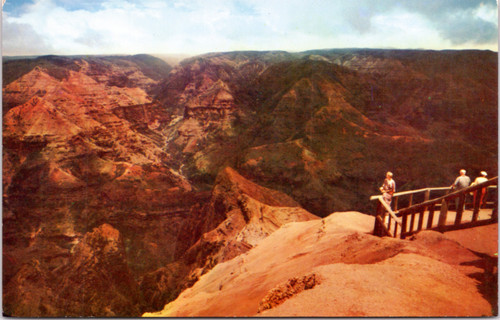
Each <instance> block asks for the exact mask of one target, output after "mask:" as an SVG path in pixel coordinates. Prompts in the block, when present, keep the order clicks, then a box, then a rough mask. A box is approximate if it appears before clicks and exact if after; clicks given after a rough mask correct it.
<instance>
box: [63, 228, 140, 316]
mask: <svg viewBox="0 0 500 320" xmlns="http://www.w3.org/2000/svg"><path fill="white" fill-rule="evenodd" d="M73 251H74V252H73V254H72V257H71V259H70V260H69V263H68V264H67V265H66V266H64V267H62V268H61V269H60V270H58V273H59V274H60V275H64V276H62V277H61V278H60V280H59V281H58V284H57V286H56V288H57V293H58V298H59V301H58V303H57V306H58V307H59V310H60V315H64V316H85V317H89V316H96V315H100V316H107V317H130V316H134V315H137V314H138V312H139V311H140V309H139V302H140V293H139V287H138V286H137V283H136V282H135V280H134V278H133V276H132V273H131V272H130V270H129V268H128V265H127V259H126V254H125V246H124V243H123V239H122V238H121V236H120V233H119V232H118V230H116V229H114V228H113V227H111V226H110V225H108V224H104V225H102V226H100V227H99V228H96V229H94V230H93V231H92V232H89V233H87V234H86V235H85V237H84V238H83V239H82V241H81V242H80V243H78V244H77V245H76V246H75V247H74V249H73ZM75 288H78V289H77V290H75Z"/></svg>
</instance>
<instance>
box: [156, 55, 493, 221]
mask: <svg viewBox="0 0 500 320" xmlns="http://www.w3.org/2000/svg"><path fill="white" fill-rule="evenodd" d="M496 84H497V55H496V53H494V52H489V51H405V50H319V51H311V52H303V53H294V54H291V53H286V52H230V53H213V54H206V55H203V56H198V57H194V58H191V59H187V60H184V61H183V62H182V63H181V65H180V66H178V67H176V68H175V69H174V70H173V71H172V72H171V73H170V75H169V77H168V78H167V79H166V80H165V81H164V82H163V83H162V85H161V86H160V88H161V91H160V92H158V99H159V100H160V101H162V103H163V104H164V105H165V106H166V107H167V108H169V109H171V110H172V112H175V113H176V114H177V119H178V120H177V121H176V122H175V124H173V125H172V127H171V129H173V130H167V131H166V134H167V136H168V137H169V139H170V142H171V143H169V146H168V147H167V150H169V151H170V152H171V153H172V154H176V155H178V157H180V159H182V161H181V162H180V163H179V164H178V166H179V168H182V172H183V173H184V174H186V175H187V176H188V177H189V179H190V181H192V182H193V183H195V184H197V185H198V186H203V185H204V184H205V185H208V186H210V185H211V184H212V183H213V181H214V179H215V177H216V175H217V174H218V172H219V170H220V169H221V168H223V167H225V166H228V165H229V166H232V167H233V168H235V169H236V170H238V171H239V172H241V173H242V174H244V175H245V176H247V177H251V178H252V179H253V180H254V181H255V182H257V183H259V184H262V185H265V186H267V187H270V188H274V189H278V190H281V191H283V192H285V193H287V194H289V195H291V196H292V197H293V198H294V199H296V200H297V201H299V203H300V204H301V205H302V206H304V208H306V209H308V210H309V211H311V212H313V213H315V214H318V215H322V216H324V215H327V214H329V213H331V212H332V211H337V210H352V209H356V210H360V211H367V210H369V209H370V207H369V205H367V203H366V198H367V197H368V196H370V195H371V194H373V193H374V192H375V190H378V187H379V184H380V183H381V180H382V179H383V176H384V173H385V172H386V171H388V170H391V171H393V172H394V174H395V179H396V181H397V182H398V187H399V188H400V189H406V190H410V189H415V188H421V187H424V186H443V185H449V184H450V183H451V182H452V180H453V178H454V177H455V176H456V174H457V172H458V170H459V169H460V168H466V169H468V171H469V173H470V175H471V176H473V177H474V176H476V175H478V174H479V171H481V170H486V171H487V172H491V176H495V175H496V173H497V168H496V163H497V161H496V160H497V142H498V139H497V119H498V114H497V113H498V112H497V92H498V90H497V86H496Z"/></svg>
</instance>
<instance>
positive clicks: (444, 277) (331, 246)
mask: <svg viewBox="0 0 500 320" xmlns="http://www.w3.org/2000/svg"><path fill="white" fill-rule="evenodd" d="M481 228H482V229H481V230H477V231H474V230H472V229H471V230H462V231H455V232H453V233H449V234H450V235H448V234H441V233H438V232H434V231H424V232H420V233H419V234H417V235H416V236H414V237H411V239H405V240H400V239H393V238H379V237H375V236H372V235H371V234H370V233H371V231H372V229H373V217H371V216H367V215H363V214H360V213H357V212H341V213H334V214H331V215H330V216H328V217H326V218H324V219H322V220H316V221H307V222H294V223H289V224H287V225H284V226H283V227H281V228H280V229H278V230H277V231H275V232H274V233H273V234H271V235H270V236H269V237H268V238H266V239H265V240H263V241H262V242H261V243H259V245H258V246H256V247H255V248H253V249H252V250H250V251H249V252H247V253H245V254H242V255H240V256H238V257H236V258H234V259H232V260H230V261H227V262H224V263H221V264H219V265H217V266H215V267H214V269H212V270H211V271H210V272H208V273H207V274H205V275H203V276H202V277H201V278H200V280H199V281H198V282H197V283H196V284H195V285H194V286H193V287H191V288H189V289H187V290H185V291H184V292H183V293H182V294H181V295H180V296H179V297H178V298H177V299H176V300H175V301H173V302H171V303H169V304H168V305H166V306H165V308H164V309H163V310H162V311H160V312H158V313H150V314H145V316H160V317H165V316H173V317H186V316H189V317H192V316H197V317H200V316H201V317H208V316H224V317H228V316H240V317H241V316H259V317H284V316H285V317H292V316H306V317H312V316H328V317H365V316H366V317H395V316H397V317H406V316H413V317H444V316H458V317H470V316H476V317H478V316H492V315H496V314H497V307H496V298H495V297H496V290H497V289H496V281H494V280H496V274H497V271H496V263H495V262H496V256H495V255H494V254H495V252H493V251H495V250H494V248H495V245H493V244H492V243H490V242H493V243H495V244H496V241H497V240H496V238H495V237H494V235H495V234H496V227H493V226H487V227H481ZM483 237H484V238H483ZM474 239H477V240H476V241H475V240H474ZM483 244H485V245H487V247H483ZM471 248H472V249H471ZM479 250H480V251H479ZM490 253H491V254H492V255H490ZM304 279H305V280H304ZM307 279H314V283H313V284H310V283H311V282H310V281H309V280H307ZM306 280H307V281H306ZM306 282H307V283H308V284H307V285H306V284H304V283H306ZM301 283H302V284H303V285H302V284H301ZM270 302H272V303H270Z"/></svg>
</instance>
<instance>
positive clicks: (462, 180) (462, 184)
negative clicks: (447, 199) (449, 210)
mask: <svg viewBox="0 0 500 320" xmlns="http://www.w3.org/2000/svg"><path fill="white" fill-rule="evenodd" d="M465 174H466V171H465V170H464V169H462V170H460V175H459V176H458V177H457V178H456V179H455V182H453V184H452V185H451V189H452V190H454V189H455V190H457V191H458V190H462V189H465V188H467V187H468V186H469V184H470V178H469V177H468V176H466V175H465ZM460 199H463V203H464V204H465V194H462V195H460V196H459V197H457V198H456V200H455V208H456V209H457V210H458V203H459V201H460ZM462 209H463V207H462Z"/></svg>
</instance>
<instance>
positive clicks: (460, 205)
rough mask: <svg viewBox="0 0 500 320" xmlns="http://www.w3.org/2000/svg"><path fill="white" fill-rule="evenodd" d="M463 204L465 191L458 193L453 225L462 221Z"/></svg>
mask: <svg viewBox="0 0 500 320" xmlns="http://www.w3.org/2000/svg"><path fill="white" fill-rule="evenodd" d="M464 204H465V193H461V194H459V195H458V208H457V215H456V216H455V225H457V224H460V222H462V214H463V212H464Z"/></svg>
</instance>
